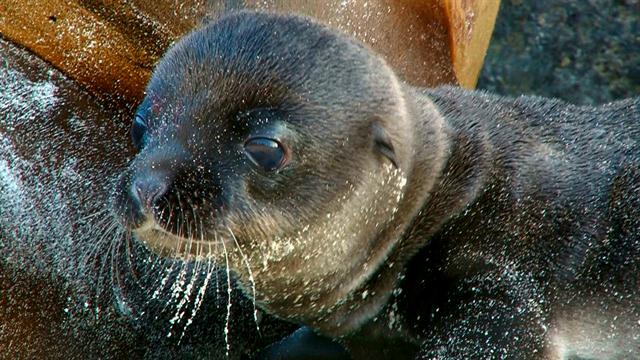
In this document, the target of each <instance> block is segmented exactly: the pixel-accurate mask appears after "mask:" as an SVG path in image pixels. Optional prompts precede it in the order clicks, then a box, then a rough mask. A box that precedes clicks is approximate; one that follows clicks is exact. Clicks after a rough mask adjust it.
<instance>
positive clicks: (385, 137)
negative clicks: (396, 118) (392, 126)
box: [372, 122, 398, 169]
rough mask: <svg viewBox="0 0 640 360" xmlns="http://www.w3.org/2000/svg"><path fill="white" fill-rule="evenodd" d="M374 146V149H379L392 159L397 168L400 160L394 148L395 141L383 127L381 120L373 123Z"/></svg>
mask: <svg viewBox="0 0 640 360" xmlns="http://www.w3.org/2000/svg"><path fill="white" fill-rule="evenodd" d="M372 132H373V146H374V149H375V150H377V151H379V152H380V153H381V154H382V155H383V156H384V157H386V158H387V159H389V161H391V164H393V166H394V167H395V168H396V169H397V168H398V161H397V159H396V152H395V150H394V149H393V142H391V138H390V137H389V134H387V131H386V130H385V129H384V128H383V127H382V125H381V124H380V123H379V122H375V123H373V127H372Z"/></svg>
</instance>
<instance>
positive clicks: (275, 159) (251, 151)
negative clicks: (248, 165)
mask: <svg viewBox="0 0 640 360" xmlns="http://www.w3.org/2000/svg"><path fill="white" fill-rule="evenodd" d="M244 151H245V153H246V154H247V157H249V159H250V160H251V161H252V162H253V163H254V164H256V165H258V166H260V167H261V168H263V169H264V170H266V171H274V170H278V169H280V168H281V167H282V166H284V165H285V163H286V158H287V156H286V150H285V148H284V146H283V145H282V144H281V143H280V142H279V141H277V140H274V139H269V138H264V137H255V138H251V139H249V140H247V141H246V142H245V143H244Z"/></svg>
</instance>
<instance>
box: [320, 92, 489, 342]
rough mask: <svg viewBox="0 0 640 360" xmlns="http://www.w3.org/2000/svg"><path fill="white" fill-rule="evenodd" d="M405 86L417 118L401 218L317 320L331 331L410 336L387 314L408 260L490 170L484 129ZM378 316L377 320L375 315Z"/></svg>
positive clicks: (459, 208)
mask: <svg viewBox="0 0 640 360" xmlns="http://www.w3.org/2000/svg"><path fill="white" fill-rule="evenodd" d="M405 91H407V92H412V94H411V95H412V98H413V99H414V100H415V101H414V102H412V103H411V104H410V112H411V117H412V118H414V119H415V124H414V125H415V139H414V140H415V142H414V145H413V153H412V161H413V162H412V166H411V170H410V171H409V174H408V176H407V187H406V189H407V192H406V193H405V195H404V199H405V201H404V202H403V204H402V206H401V208H400V210H399V213H400V214H401V215H400V216H398V217H397V219H398V220H399V221H397V222H394V223H393V224H391V225H390V226H389V227H388V228H387V229H385V231H383V232H381V233H380V234H379V237H378V239H377V243H380V244H382V243H389V244H391V245H390V246H391V250H389V252H388V253H387V254H386V256H385V257H384V260H383V261H382V262H379V263H378V266H377V267H376V271H375V272H374V273H373V274H371V275H370V276H369V277H368V278H367V279H366V281H363V283H362V285H361V286H360V287H358V288H357V290H356V291H353V292H352V293H351V294H350V297H349V298H348V299H347V300H346V301H344V302H343V303H342V304H341V306H340V307H339V308H337V309H335V310H334V311H333V312H332V313H331V314H330V315H329V316H327V317H325V318H322V319H321V321H318V322H314V323H313V325H314V326H315V327H316V328H318V329H320V330H321V331H323V332H325V333H327V334H329V335H332V336H343V335H345V334H348V333H353V332H359V331H361V330H362V329H363V328H364V327H367V328H369V327H372V326H373V327H374V328H376V329H377V330H373V331H374V332H377V331H380V329H383V331H384V332H393V333H395V334H396V335H395V336H406V333H405V331H404V330H403V323H402V321H397V319H395V320H394V319H386V315H383V309H385V308H388V306H387V305H388V304H389V301H390V298H391V297H392V296H393V294H394V290H395V289H397V288H398V287H399V286H400V282H401V279H402V277H403V274H404V271H405V266H406V264H407V263H408V262H409V261H410V260H411V259H412V257H413V256H414V255H416V253H418V251H419V250H420V249H423V248H424V247H425V246H428V245H429V241H430V239H431V238H432V236H433V235H434V234H435V233H437V232H438V231H439V230H440V229H441V228H442V226H443V225H444V224H445V223H446V222H447V220H449V219H450V218H452V217H453V216H455V215H456V214H459V213H460V212H461V211H462V210H463V209H464V208H465V207H466V206H468V205H469V204H470V203H472V202H473V201H474V199H475V198H476V197H477V195H478V194H479V192H480V190H481V189H482V187H483V185H484V184H485V182H486V179H487V176H488V174H487V173H486V170H487V169H490V165H489V163H490V162H491V159H492V156H493V154H492V146H491V144H490V142H489V141H488V139H487V137H486V136H485V133H484V131H483V130H482V129H477V128H473V127H471V126H470V127H458V126H457V125H456V124H453V123H450V122H449V121H448V120H447V119H446V118H445V117H444V116H443V115H444V114H443V111H441V109H440V108H439V107H438V106H437V105H436V104H434V102H432V101H431V99H430V98H429V96H428V93H426V92H422V91H418V90H416V89H413V88H408V87H407V88H406V89H405ZM471 159H475V160H474V161H471ZM397 315H398V314H395V316H397ZM390 316H391V315H390ZM374 318H377V320H376V322H375V323H374V322H372V321H371V320H372V319H374ZM387 320H388V321H387Z"/></svg>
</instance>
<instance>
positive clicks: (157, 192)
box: [131, 177, 168, 210]
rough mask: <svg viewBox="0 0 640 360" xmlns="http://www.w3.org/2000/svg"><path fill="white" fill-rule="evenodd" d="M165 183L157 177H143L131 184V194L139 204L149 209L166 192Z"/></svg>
mask: <svg viewBox="0 0 640 360" xmlns="http://www.w3.org/2000/svg"><path fill="white" fill-rule="evenodd" d="M167 187H168V186H167V183H166V182H165V181H162V180H161V179H158V178H155V177H154V178H143V179H138V180H136V181H135V182H134V183H133V185H132V189H131V190H132V191H131V193H132V195H133V196H134V197H135V198H136V200H137V201H138V203H139V204H140V206H142V207H144V208H146V209H147V210H151V209H152V208H153V207H154V205H156V203H157V202H158V200H159V199H160V198H161V197H162V196H163V195H164V194H165V193H166V192H167Z"/></svg>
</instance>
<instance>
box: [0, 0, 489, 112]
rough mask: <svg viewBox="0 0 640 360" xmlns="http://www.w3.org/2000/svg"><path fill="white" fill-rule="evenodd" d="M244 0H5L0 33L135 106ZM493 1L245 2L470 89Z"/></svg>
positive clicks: (434, 79)
mask: <svg viewBox="0 0 640 360" xmlns="http://www.w3.org/2000/svg"><path fill="white" fill-rule="evenodd" d="M241 3H243V2H242V1H224V0H217V1H215V0H214V1H207V0H187V1H180V2H174V1H169V0H157V1H153V0H130V1H126V0H5V1H3V2H2V3H1V4H0V34H1V35H2V36H3V37H5V38H7V39H9V40H11V41H13V42H14V43H16V44H18V45H20V46H22V47H25V48H27V49H29V50H30V51H32V52H33V53H35V54H36V55H38V56H39V57H41V58H43V59H45V60H46V61H48V62H49V63H51V64H52V65H53V66H55V67H56V68H58V69H60V70H62V71H63V72H64V73H65V74H67V75H69V76H70V77H71V78H73V79H75V80H76V81H78V82H80V83H81V84H83V85H84V86H85V87H86V88H87V89H88V90H90V91H91V92H92V93H94V94H96V95H98V96H101V97H106V98H109V99H115V100H116V101H117V102H119V103H123V104H125V105H128V106H133V105H134V104H136V103H137V102H138V101H139V99H140V98H141V96H142V94H143V90H144V85H145V84H146V82H147V79H148V77H149V75H150V72H151V70H152V68H153V65H154V64H155V63H156V61H157V60H158V58H159V57H160V56H161V55H162V53H163V52H164V50H165V49H166V48H167V46H169V44H171V42H172V41H174V40H175V39H177V38H179V37H180V36H182V35H183V34H184V33H186V32H187V31H189V30H190V29H192V28H194V27H195V26H197V25H198V24H199V23H200V21H201V19H202V18H203V17H204V16H205V15H206V14H209V17H212V18H215V17H216V16H219V15H220V14H222V13H224V12H225V11H227V10H228V9H226V8H225V7H229V6H230V4H231V5H233V4H235V5H236V6H237V7H242V6H239V5H238V4H241ZM498 5H499V0H484V1H472V0H368V1H367V0H327V1H322V2H321V1H308V0H272V1H258V0H246V1H244V6H246V7H247V8H253V9H261V10H268V11H278V12H296V13H302V14H306V15H309V16H312V17H315V18H316V19H319V20H320V21H323V22H325V23H328V24H330V25H332V26H335V27H336V28H338V29H340V30H342V31H345V32H347V33H349V34H352V35H353V36H355V37H357V38H359V39H361V40H362V41H364V42H365V43H367V44H369V46H371V47H372V48H373V49H374V50H375V51H377V52H379V53H380V54H381V55H382V56H383V57H385V59H386V60H387V61H388V62H389V64H390V65H391V66H392V67H393V68H394V69H395V70H396V72H397V73H398V74H399V75H400V76H401V77H402V78H403V79H404V80H405V81H408V82H409V83H411V84H414V85H419V86H434V85H438V84H443V83H459V84H461V85H462V86H465V87H473V86H474V85H475V82H476V79H477V76H478V73H479V71H480V67H481V65H482V62H483V59H484V54H485V52H486V48H487V46H488V42H489V39H490V36H491V32H492V30H493V24H494V21H495V16H496V13H497V9H498Z"/></svg>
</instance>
